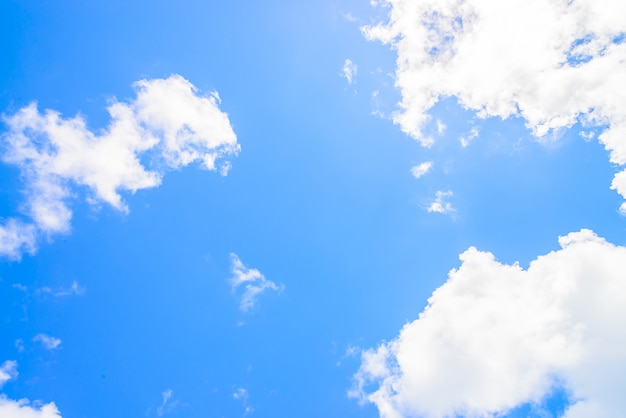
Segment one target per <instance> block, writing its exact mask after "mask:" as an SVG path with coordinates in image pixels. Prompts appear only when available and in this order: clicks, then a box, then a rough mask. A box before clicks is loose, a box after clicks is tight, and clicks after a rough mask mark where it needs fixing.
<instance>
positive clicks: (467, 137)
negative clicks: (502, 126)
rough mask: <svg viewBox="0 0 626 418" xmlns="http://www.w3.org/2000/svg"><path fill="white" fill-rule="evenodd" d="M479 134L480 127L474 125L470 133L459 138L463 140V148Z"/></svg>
mask: <svg viewBox="0 0 626 418" xmlns="http://www.w3.org/2000/svg"><path fill="white" fill-rule="evenodd" d="M477 136H478V128H476V127H473V128H472V129H471V130H470V132H469V134H468V135H465V136H462V137H460V138H459V141H460V142H461V146H462V147H463V148H466V147H467V146H468V145H469V144H470V142H472V140H473V139H474V138H476V137H477Z"/></svg>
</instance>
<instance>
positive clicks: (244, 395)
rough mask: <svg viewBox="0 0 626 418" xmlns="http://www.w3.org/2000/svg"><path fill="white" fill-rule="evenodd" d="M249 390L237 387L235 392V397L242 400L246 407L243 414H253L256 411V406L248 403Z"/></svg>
mask: <svg viewBox="0 0 626 418" xmlns="http://www.w3.org/2000/svg"><path fill="white" fill-rule="evenodd" d="M248 397H249V395H248V390H247V389H245V388H237V390H236V391H235V392H234V393H233V399H235V400H237V401H241V403H242V404H243V407H244V412H243V415H244V416H246V415H251V414H253V413H254V408H253V407H251V406H250V405H248Z"/></svg>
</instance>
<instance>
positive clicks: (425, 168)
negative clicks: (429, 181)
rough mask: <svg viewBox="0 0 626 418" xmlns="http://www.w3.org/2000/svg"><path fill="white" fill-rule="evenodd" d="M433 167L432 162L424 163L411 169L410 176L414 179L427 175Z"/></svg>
mask: <svg viewBox="0 0 626 418" xmlns="http://www.w3.org/2000/svg"><path fill="white" fill-rule="evenodd" d="M432 167H433V163H432V161H426V162H424V163H421V164H418V165H416V166H415V167H413V168H411V174H413V177H415V178H416V179H418V178H420V177H422V176H423V175H424V174H426V173H428V172H429V171H430V169H431V168H432Z"/></svg>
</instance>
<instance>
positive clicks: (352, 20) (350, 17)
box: [343, 12, 361, 23]
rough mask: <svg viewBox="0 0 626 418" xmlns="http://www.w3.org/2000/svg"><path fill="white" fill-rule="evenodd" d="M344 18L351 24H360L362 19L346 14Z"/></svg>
mask: <svg viewBox="0 0 626 418" xmlns="http://www.w3.org/2000/svg"><path fill="white" fill-rule="evenodd" d="M343 17H344V18H345V19H346V20H347V21H348V22H351V23H356V22H360V21H361V19H359V18H358V17H356V16H354V15H353V14H352V13H349V12H348V13H346V14H345V15H343Z"/></svg>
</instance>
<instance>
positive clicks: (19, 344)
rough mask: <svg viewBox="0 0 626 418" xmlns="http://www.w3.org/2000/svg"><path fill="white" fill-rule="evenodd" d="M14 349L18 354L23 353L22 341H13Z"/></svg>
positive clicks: (19, 339)
mask: <svg viewBox="0 0 626 418" xmlns="http://www.w3.org/2000/svg"><path fill="white" fill-rule="evenodd" d="M15 349H16V350H17V352H18V353H22V352H24V340H22V339H21V338H18V339H17V340H15Z"/></svg>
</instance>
